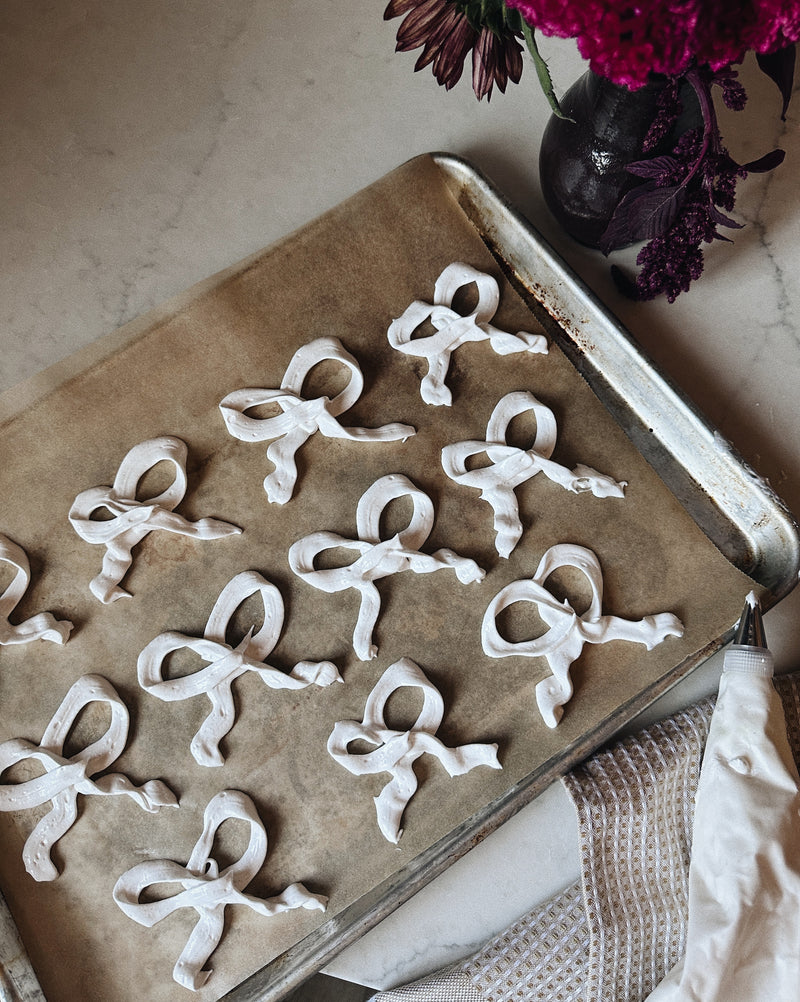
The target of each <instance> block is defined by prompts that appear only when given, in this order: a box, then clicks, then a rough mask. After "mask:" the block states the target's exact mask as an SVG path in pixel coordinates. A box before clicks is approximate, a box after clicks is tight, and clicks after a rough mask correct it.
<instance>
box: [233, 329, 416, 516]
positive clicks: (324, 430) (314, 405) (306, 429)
mask: <svg viewBox="0 0 800 1002" xmlns="http://www.w3.org/2000/svg"><path fill="white" fill-rule="evenodd" d="M324 361H335V362H340V363H341V364H342V365H344V366H345V367H346V368H347V369H348V371H349V374H350V378H349V379H348V382H347V384H346V385H345V386H344V387H343V388H342V389H341V390H340V391H339V393H337V394H336V395H335V396H334V397H327V396H321V397H314V398H312V399H309V400H307V399H305V398H304V397H303V395H302V394H303V385H304V383H305V380H306V378H307V376H308V374H309V373H310V372H311V370H312V369H313V368H314V367H315V366H316V365H318V364H319V363H320V362H324ZM363 389H364V376H363V374H362V372H361V367H360V366H359V364H358V361H357V360H356V359H355V357H354V356H353V355H351V354H350V352H349V351H347V350H346V348H345V347H344V346H343V345H342V343H341V341H340V340H339V339H338V338H335V337H320V338H317V339H316V340H315V341H310V342H309V343H308V344H304V345H303V346H302V347H300V348H299V349H298V350H297V351H296V352H295V354H294V355H293V357H292V359H291V361H290V362H289V365H288V366H287V368H286V372H285V374H284V377H283V380H282V382H281V385H280V389H257V388H253V387H248V388H246V389H241V390H234V391H233V392H232V393H229V394H228V395H227V396H226V397H225V398H224V399H223V400H222V401H221V402H220V405H219V409H220V411H221V413H222V417H223V419H224V421H225V425H226V427H227V429H228V431H229V432H230V433H231V435H233V437H234V438H238V439H240V440H241V441H243V442H265V441H268V440H269V439H276V441H273V442H272V444H271V445H270V446H269V448H268V449H267V458H268V459H269V461H270V462H271V463H272V464H273V465H274V467H275V469H274V471H273V472H272V473H270V474H269V475H268V476H267V477H265V478H264V490H265V491H266V492H267V497H268V498H269V500H270V501H271V502H272V503H273V504H285V503H286V502H287V501H289V500H290V499H291V497H292V494H293V493H294V488H295V484H296V482H297V465H296V460H295V454H296V453H297V450H298V449H299V448H300V447H301V446H303V445H304V444H305V443H306V442H307V441H308V439H309V438H310V437H311V435H313V434H314V433H315V432H317V431H318V432H320V433H321V434H322V435H324V436H325V437H326V438H342V439H347V440H348V441H353V442H358V441H360V442H394V441H398V440H402V441H405V440H406V439H407V438H409V437H410V436H411V435H415V434H416V429H415V428H413V427H412V426H411V425H406V424H386V425H382V426H381V427H379V428H345V427H343V426H342V425H341V424H339V422H338V421H337V418H338V417H339V415H341V414H344V412H345V411H347V410H349V409H350V408H351V407H352V406H353V404H355V403H356V402H357V401H358V399H359V398H360V396H361V393H362V391H363ZM263 404H272V405H274V406H276V407H278V408H279V413H277V414H275V415H272V416H270V417H264V418H257V417H252V416H251V415H249V414H247V411H248V410H250V409H251V408H253V407H258V406H260V405H263Z"/></svg>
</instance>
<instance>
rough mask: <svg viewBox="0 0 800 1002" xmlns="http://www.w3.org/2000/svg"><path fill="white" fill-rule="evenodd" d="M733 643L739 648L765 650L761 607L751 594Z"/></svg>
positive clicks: (765, 640) (765, 642) (751, 593)
mask: <svg viewBox="0 0 800 1002" xmlns="http://www.w3.org/2000/svg"><path fill="white" fill-rule="evenodd" d="M733 642H734V644H737V645H738V646H740V647H760V648H761V649H762V650H766V649H767V637H766V634H765V632H764V620H763V619H762V618H761V605H760V604H759V601H758V599H757V598H756V596H755V595H754V594H753V592H750V594H749V595H748V596H747V600H746V601H745V604H744V610H743V612H742V615H741V617H740V618H739V625H738V626H737V628H736V636H735V637H734V640H733Z"/></svg>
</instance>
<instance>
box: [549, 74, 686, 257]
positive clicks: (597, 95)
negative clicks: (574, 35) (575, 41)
mask: <svg viewBox="0 0 800 1002" xmlns="http://www.w3.org/2000/svg"><path fill="white" fill-rule="evenodd" d="M664 86H665V81H661V80H653V81H652V82H650V83H648V84H646V85H645V86H644V87H642V88H640V89H639V90H633V91H632V90H628V88H627V87H622V86H620V85H618V84H614V83H612V82H611V81H610V80H607V79H606V78H605V77H601V76H598V75H597V74H596V73H593V72H592V71H591V70H587V72H586V73H585V74H584V75H583V76H582V77H580V79H579V80H577V81H576V82H575V83H574V84H573V85H572V87H570V89H569V90H568V91H567V92H566V94H565V95H564V98H563V100H562V101H561V107H562V110H563V111H564V113H565V114H566V115H569V117H570V118H572V119H574V121H572V122H569V121H566V120H564V119H561V118H557V117H556V116H555V115H553V116H551V118H550V121H549V122H548V124H547V127H546V128H545V130H544V134H543V135H542V143H541V147H540V150H539V177H540V181H541V185H542V193H543V194H544V198H545V202H546V203H547V206H548V208H549V209H550V211H551V212H552V213H553V215H554V216H555V218H556V219H557V220H558V222H559V223H560V225H561V226H562V227H563V228H564V230H566V232H567V233H569V234H570V236H572V237H574V238H575V239H576V240H578V241H580V243H582V244H586V245H587V246H589V247H598V246H599V243H600V237H601V236H602V235H603V233H604V232H605V229H606V227H607V226H608V222H609V220H610V219H611V216H612V214H613V212H614V209H615V208H616V206H617V203H618V202H619V200H620V198H622V196H623V195H624V194H625V193H626V192H627V191H629V190H630V189H631V188H633V187H634V186H635V185H636V184H640V183H641V178H638V177H636V176H635V175H633V174H630V173H629V172H628V171H627V170H626V169H625V167H626V165H627V164H629V163H631V162H632V161H634V160H640V159H642V158H643V156H647V157H650V156H655V155H658V154H659V153H663V152H666V151H668V150H670V149H672V146H673V145H674V143H675V140H676V138H677V137H678V135H680V133H681V132H683V131H685V130H686V129H687V128H690V127H694V126H696V125H699V124H700V123H701V121H702V118H701V115H700V109H699V106H698V104H697V100H696V98H695V96H694V92H693V91H691V90H690V88H685V92H682V93H681V99H682V101H683V103H684V108H685V110H684V113H683V114H682V116H681V119H680V120H679V122H678V124H677V126H676V128H675V129H674V130H673V132H672V133H671V135H670V136H669V137H667V139H666V140H665V141H662V143H661V144H659V147H658V148H657V149H655V150H651V151H649V152H648V153H647V154H643V153H642V143H643V142H644V139H645V136H646V135H647V133H648V131H649V129H650V126H651V125H652V123H653V118H654V117H655V114H656V110H657V107H658V99H659V95H660V94H661V92H662V90H663V88H664Z"/></svg>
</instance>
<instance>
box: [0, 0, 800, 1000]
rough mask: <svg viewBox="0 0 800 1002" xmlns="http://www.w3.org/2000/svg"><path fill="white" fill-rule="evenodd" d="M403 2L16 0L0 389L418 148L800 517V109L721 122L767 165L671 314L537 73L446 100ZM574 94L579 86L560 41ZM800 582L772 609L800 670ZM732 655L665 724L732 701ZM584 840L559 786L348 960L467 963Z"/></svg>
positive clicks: (756, 105)
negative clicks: (421, 66)
mask: <svg viewBox="0 0 800 1002" xmlns="http://www.w3.org/2000/svg"><path fill="white" fill-rule="evenodd" d="M382 10H383V0H350V2H349V3H346V4H341V3H333V2H332V0H319V2H317V3H312V2H310V0H293V2H292V3H291V4H278V3H274V2H269V0H267V2H258V0H226V2H225V3H220V2H219V0H138V2H136V3H133V2H131V0H5V2H4V3H3V4H2V6H0V116H1V126H0V127H1V128H2V137H3V138H2V154H1V155H0V219H1V221H0V261H2V269H0V325H1V326H0V339H1V341H0V343H1V344H2V354H1V355H0V357H2V367H0V389H3V388H6V387H9V386H11V385H13V384H14V383H16V382H18V381H20V380H22V379H24V378H26V377H27V376H30V375H32V374H34V373H36V372H38V371H40V370H42V369H43V368H45V367H46V366H48V365H50V364H51V363H52V362H55V361H57V360H58V359H60V358H63V357H64V356H66V355H69V354H70V353H72V352H73V351H74V350H75V349H76V348H78V347H80V346H81V345H84V344H87V343H89V342H91V341H93V340H94V339H96V338H98V337H100V336H101V335H103V334H105V333H107V332H109V331H111V330H113V329H114V328H116V327H118V326H120V325H121V324H123V323H125V322H126V321H128V320H131V319H133V318H134V317H136V316H138V315H140V314H142V313H143V312H145V311H146V310H148V309H149V308H150V307H152V306H155V305H157V304H158V303H160V302H161V301H163V300H164V299H166V298H168V297H169V296H171V295H173V294H174V293H177V292H179V291H181V290H183V289H184V288H186V287H188V286H189V285H191V284H193V283H194V282H196V281H197V280H199V279H201V278H204V277H206V276H207V275H209V274H212V273H213V272H215V271H217V270H219V269H221V268H224V267H225V266H227V265H229V264H232V263H234V262H235V261H237V260H239V259H240V258H242V257H244V256H245V255H247V254H249V253H250V252H252V251H255V250H258V249H259V248H261V247H263V246H265V245H266V244H268V243H270V242H272V241H273V240H275V239H277V238H279V237H281V236H283V235H284V234H286V233H287V232H289V231H291V230H293V229H295V228H297V227H298V226H300V225H302V224H303V223H305V222H307V221H308V220H310V219H311V218H313V217H314V216H316V215H318V214H319V213H320V212H322V211H324V210H325V209H327V208H329V207H331V206H332V205H334V204H336V203H337V202H339V201H340V200H342V199H343V198H345V197H346V196H348V195H350V194H352V193H353V192H355V191H357V190H358V189H360V188H362V187H364V186H365V185H367V184H369V183H370V182H371V181H373V180H375V179H377V178H378V177H380V176H381V175H383V174H384V173H386V172H387V171H389V170H391V169H392V168H393V167H395V166H397V165H398V164H400V163H401V162H403V161H405V160H407V159H409V158H410V157H412V156H414V155H416V154H418V153H422V152H426V151H430V150H445V151H449V152H453V153H457V154H461V155H463V156H466V157H468V158H469V159H471V160H472V161H473V162H474V163H475V164H476V165H477V166H479V167H480V168H481V169H482V170H484V171H485V172H486V173H487V174H488V175H489V176H490V177H491V178H492V179H493V180H494V181H495V183H496V184H497V185H498V186H499V187H500V188H501V189H502V190H503V191H504V192H505V194H506V195H507V196H508V197H509V198H511V199H512V201H514V202H515V203H516V204H517V206H518V207H520V208H521V209H522V210H523V211H524V212H525V213H526V214H527V215H528V216H529V217H530V219H531V220H532V221H533V222H534V224H535V225H536V226H537V227H538V228H539V229H540V230H541V231H542V233H543V234H544V235H545V237H546V238H547V239H549V240H550V241H551V242H552V243H553V245H554V246H555V247H556V249H557V250H558V251H559V252H560V253H561V254H562V255H563V256H564V257H565V258H566V259H567V261H568V262H569V263H570V264H571V265H572V266H573V267H574V268H575V269H576V271H577V272H578V273H579V274H580V275H581V276H582V277H583V278H584V280H585V281H586V282H587V283H588V284H589V285H590V286H591V287H592V288H593V289H594V290H595V291H596V293H597V294H598V296H599V297H600V298H601V299H602V300H604V301H605V302H606V303H607V304H608V305H609V306H610V307H611V308H612V309H613V310H614V311H615V312H616V313H617V314H618V315H619V316H620V317H621V319H622V320H623V322H624V323H625V324H626V325H627V326H628V327H629V328H630V330H631V331H632V332H633V334H634V336H635V337H636V338H637V339H638V341H639V342H640V343H641V344H642V346H643V347H644V349H645V351H646V352H647V353H649V354H650V355H651V356H652V357H653V359H654V360H655V362H656V363H657V364H658V365H659V366H660V367H661V368H662V369H663V370H664V371H665V372H666V373H667V374H668V375H669V376H670V377H671V378H672V379H673V380H674V381H675V382H676V383H677V384H678V385H679V386H680V387H682V389H683V390H684V391H685V392H686V393H687V394H688V396H689V397H690V398H691V399H692V400H693V401H694V402H695V403H696V405H697V406H698V407H699V408H700V409H701V410H702V411H703V412H704V413H705V414H706V415H707V416H708V418H709V419H710V420H711V421H712V422H713V423H714V424H715V425H716V426H717V427H718V428H719V429H720V431H721V433H722V434H723V435H724V436H725V437H726V438H728V439H730V440H731V441H732V442H733V443H734V445H735V446H736V448H737V449H738V450H739V451H740V452H741V453H742V455H743V456H744V458H745V459H746V461H747V462H748V463H750V464H751V465H752V466H753V468H754V469H755V470H756V471H758V472H759V473H760V474H761V475H762V476H764V477H766V478H767V479H768V480H769V481H770V482H771V483H772V485H773V487H774V488H775V490H776V491H777V492H778V493H779V494H781V496H782V497H783V498H784V499H785V500H786V501H787V503H788V504H789V506H790V507H791V508H792V509H793V510H794V511H800V408H798V406H797V394H798V389H800V326H799V324H800V269H798V267H797V259H798V248H799V247H800V197H798V193H797V185H796V181H795V178H796V171H797V169H798V164H800V134H799V133H798V126H797V123H798V115H799V114H800V98H798V97H797V96H795V104H794V106H793V107H791V108H790V113H789V117H788V121H787V122H786V123H781V122H780V120H779V118H778V96H777V91H776V90H775V89H774V87H773V85H772V84H771V83H769V82H768V81H766V80H765V79H762V78H761V77H760V75H759V74H758V73H757V71H756V69H755V67H754V65H753V64H751V63H748V64H747V66H746V69H745V72H744V82H745V83H746V85H747V87H748V91H749V92H750V95H751V101H750V105H749V107H748V109H747V110H746V111H745V112H744V113H742V114H741V115H730V114H726V115H725V116H724V131H725V136H726V139H727V141H728V144H729V146H730V148H731V152H732V153H733V154H734V155H735V156H736V157H737V158H739V159H741V160H746V159H750V158H754V157H757V156H760V155H761V154H762V153H765V152H767V151H768V150H769V149H771V148H772V147H773V146H774V145H776V144H780V145H781V146H782V147H783V148H784V149H785V150H786V153H787V163H786V164H785V165H784V166H783V167H782V168H780V169H779V170H777V171H775V172H774V173H773V174H770V175H766V176H758V177H755V176H754V177H752V178H750V179H748V180H747V181H746V182H744V183H743V184H742V185H741V186H740V198H739V200H738V206H737V215H738V217H739V218H740V219H741V220H743V221H745V222H746V223H747V226H746V228H745V229H744V230H742V231H740V232H737V233H735V235H734V236H735V244H734V245H732V246H731V245H726V244H721V243H720V244H717V245H715V246H714V247H713V248H711V250H710V251H709V252H708V264H707V268H706V274H705V276H704V277H703V279H702V280H701V281H700V282H699V283H698V284H697V285H696V287H695V288H694V289H693V291H691V292H690V293H689V294H688V295H685V296H681V297H680V298H679V300H678V301H677V302H676V303H675V304H674V305H668V304H667V303H666V302H658V303H652V304H633V303H630V302H627V301H625V300H624V299H622V298H621V297H620V296H619V295H618V294H617V293H616V291H615V289H614V287H613V285H612V283H611V280H610V278H609V275H608V263H607V262H606V261H605V260H604V259H603V258H602V257H600V256H599V255H597V254H594V253H592V252H589V251H586V250H584V249H582V248H580V247H579V246H577V245H576V244H574V243H572V242H571V241H570V240H569V239H568V238H565V237H564V236H563V235H562V234H561V233H560V232H559V230H558V229H557V227H556V226H555V224H554V223H553V222H552V220H551V219H550V217H549V216H548V214H547V211H546V209H545V208H544V206H543V203H542V199H541V195H540V192H539V188H538V181H537V172H536V157H537V150H538V138H539V136H540V134H541V131H542V129H543V127H544V124H545V122H546V120H547V116H548V110H547V107H546V104H545V102H544V99H543V98H542V96H541V94H540V92H539V90H538V86H537V84H536V80H535V77H534V74H533V72H532V69H531V66H530V64H529V63H528V64H527V65H526V69H525V73H524V75H523V81H522V83H521V85H520V86H518V87H513V86H512V87H511V88H510V90H509V92H508V93H507V94H506V95H505V96H504V95H502V94H500V93H496V94H495V96H494V97H493V98H492V101H491V103H490V104H487V103H486V102H485V101H484V102H482V103H481V104H478V103H477V102H476V100H475V99H474V97H473V95H472V92H471V90H470V89H469V87H468V85H467V84H466V82H462V83H461V84H459V85H458V87H456V88H455V90H453V91H451V92H450V93H445V91H444V90H442V89H440V88H439V87H438V86H437V85H436V83H435V82H434V80H433V78H432V76H431V75H430V73H429V72H428V71H427V70H426V71H424V72H423V73H420V74H414V73H413V72H412V66H413V62H414V57H413V56H410V55H395V54H394V51H393V49H394V31H395V27H396V23H397V22H395V23H394V24H393V23H388V24H387V23H385V22H384V21H383V20H382ZM543 49H544V52H545V55H546V56H547V57H548V58H549V59H550V62H551V68H552V71H553V74H554V76H555V79H556V82H557V85H558V87H559V89H562V90H563V89H564V88H565V87H566V86H568V85H569V84H570V83H571V82H572V80H573V79H574V78H575V77H577V76H578V75H579V74H580V73H581V72H582V70H583V64H582V62H581V60H580V58H579V57H578V55H577V52H576V51H575V49H574V46H573V44H572V43H569V42H559V43H553V42H548V41H545V42H544V43H543ZM799 612H800V591H798V592H795V593H794V594H793V595H792V596H790V597H789V598H787V599H786V600H784V602H782V603H781V604H780V605H779V606H778V607H777V608H776V609H774V610H772V611H771V612H770V613H768V615H767V617H766V625H767V630H768V635H769V640H770V645H771V647H772V648H773V649H774V651H775V653H776V657H777V662H778V667H779V670H786V669H789V668H794V667H797V666H798V663H799V662H800V658H799V657H798V652H800V629H798V627H797V622H798V619H799V618H800V617H799V616H798V613H799ZM719 664H720V659H719V657H717V658H714V659H712V661H711V662H709V663H708V664H707V665H706V666H704V667H703V668H701V669H700V670H699V671H698V672H697V673H695V675H694V676H693V677H692V678H691V679H690V680H688V681H687V682H686V683H684V684H682V685H681V687H679V689H678V690H677V691H673V693H671V694H670V695H669V696H668V697H666V698H665V700H663V701H662V702H661V704H660V705H659V706H658V707H657V708H656V709H655V710H653V711H650V714H649V716H650V717H652V716H654V715H656V714H660V713H663V712H668V711H669V710H670V709H671V708H672V707H674V706H675V705H680V704H682V703H685V702H688V701H690V700H691V699H693V698H696V697H697V696H698V695H700V694H703V693H706V692H710V691H712V690H713V689H714V688H715V685H716V679H717V677H718V672H719ZM576 845H577V835H576V831H575V822H574V819H573V818H572V817H571V814H570V808H569V806H568V804H567V803H566V798H565V796H564V794H563V793H562V792H561V790H560V788H559V787H557V786H556V787H554V788H552V789H551V790H549V791H548V792H547V793H546V794H545V795H544V796H542V797H541V798H540V799H539V800H538V801H536V802H535V803H534V804H532V805H531V806H530V807H529V808H526V809H525V811H523V812H522V813H521V814H520V815H518V816H517V818H515V819H513V820H512V821H511V822H509V823H508V824H507V825H506V826H505V827H504V828H503V829H501V830H500V831H499V832H497V833H496V834H495V835H493V836H491V837H490V838H489V839H487V840H486V842H485V843H483V844H482V845H481V846H479V847H478V848H477V849H475V850H473V852H471V853H470V854H469V855H468V856H467V857H466V858H465V859H464V860H462V861H460V862H459V863H458V864H456V865H455V866H454V867H453V868H451V870H450V871H448V872H447V873H446V874H445V875H444V876H443V877H441V878H439V880H437V881H436V882H434V884H432V885H431V886H430V887H429V888H427V889H426V890H425V891H423V892H422V893H421V894H419V895H417V897H416V898H415V899H413V900H412V901H411V902H409V903H408V904H407V905H405V906H403V908H401V909H400V910H399V911H398V912H397V913H396V914H395V915H394V916H392V917H390V918H389V919H387V920H386V921H384V922H383V923H382V924H381V926H379V927H378V928H376V929H375V930H373V931H372V932H370V933H369V934H367V935H366V936H365V937H364V938H363V940H362V941H360V942H359V943H358V944H356V945H355V946H353V947H351V948H349V949H348V950H347V951H346V952H345V953H344V954H343V955H342V956H340V957H339V958H338V959H337V960H336V961H335V962H333V963H332V964H331V965H330V967H329V968H328V970H329V971H330V972H332V973H334V974H337V975H339V976H341V977H348V978H350V979H352V980H356V981H361V982H362V983H365V984H370V985H373V986H377V987H383V986H388V985H391V984H394V983H397V982H399V981H403V980H406V979H407V978H409V977H411V976H414V975H416V974H420V973H424V972H425V971H426V970H429V969H432V968H435V967H437V966H439V965H441V964H442V963H445V962H447V961H448V960H450V959H455V958H456V957H458V956H461V955H463V954H466V953H468V952H469V951H470V949H472V948H473V947H475V946H477V945H479V944H480V943H481V942H482V941H483V940H484V939H485V938H486V937H487V936H489V935H491V934H492V933H493V932H495V931H497V930H498V929H500V928H503V927H504V926H505V925H507V924H508V923H509V922H511V921H513V920H514V919H515V918H516V917H517V916H518V915H519V914H520V913H522V912H524V911H526V910H527V909H528V908H529V907H531V906H532V905H533V904H534V903H536V901H538V900H541V899H542V898H544V897H546V896H547V895H549V894H550V893H551V892H553V891H555V890H557V889H559V888H560V887H561V886H563V885H564V884H566V883H567V882H569V881H570V880H572V879H574V877H575V876H576V875H577V872H578V860H577V856H576Z"/></svg>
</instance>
